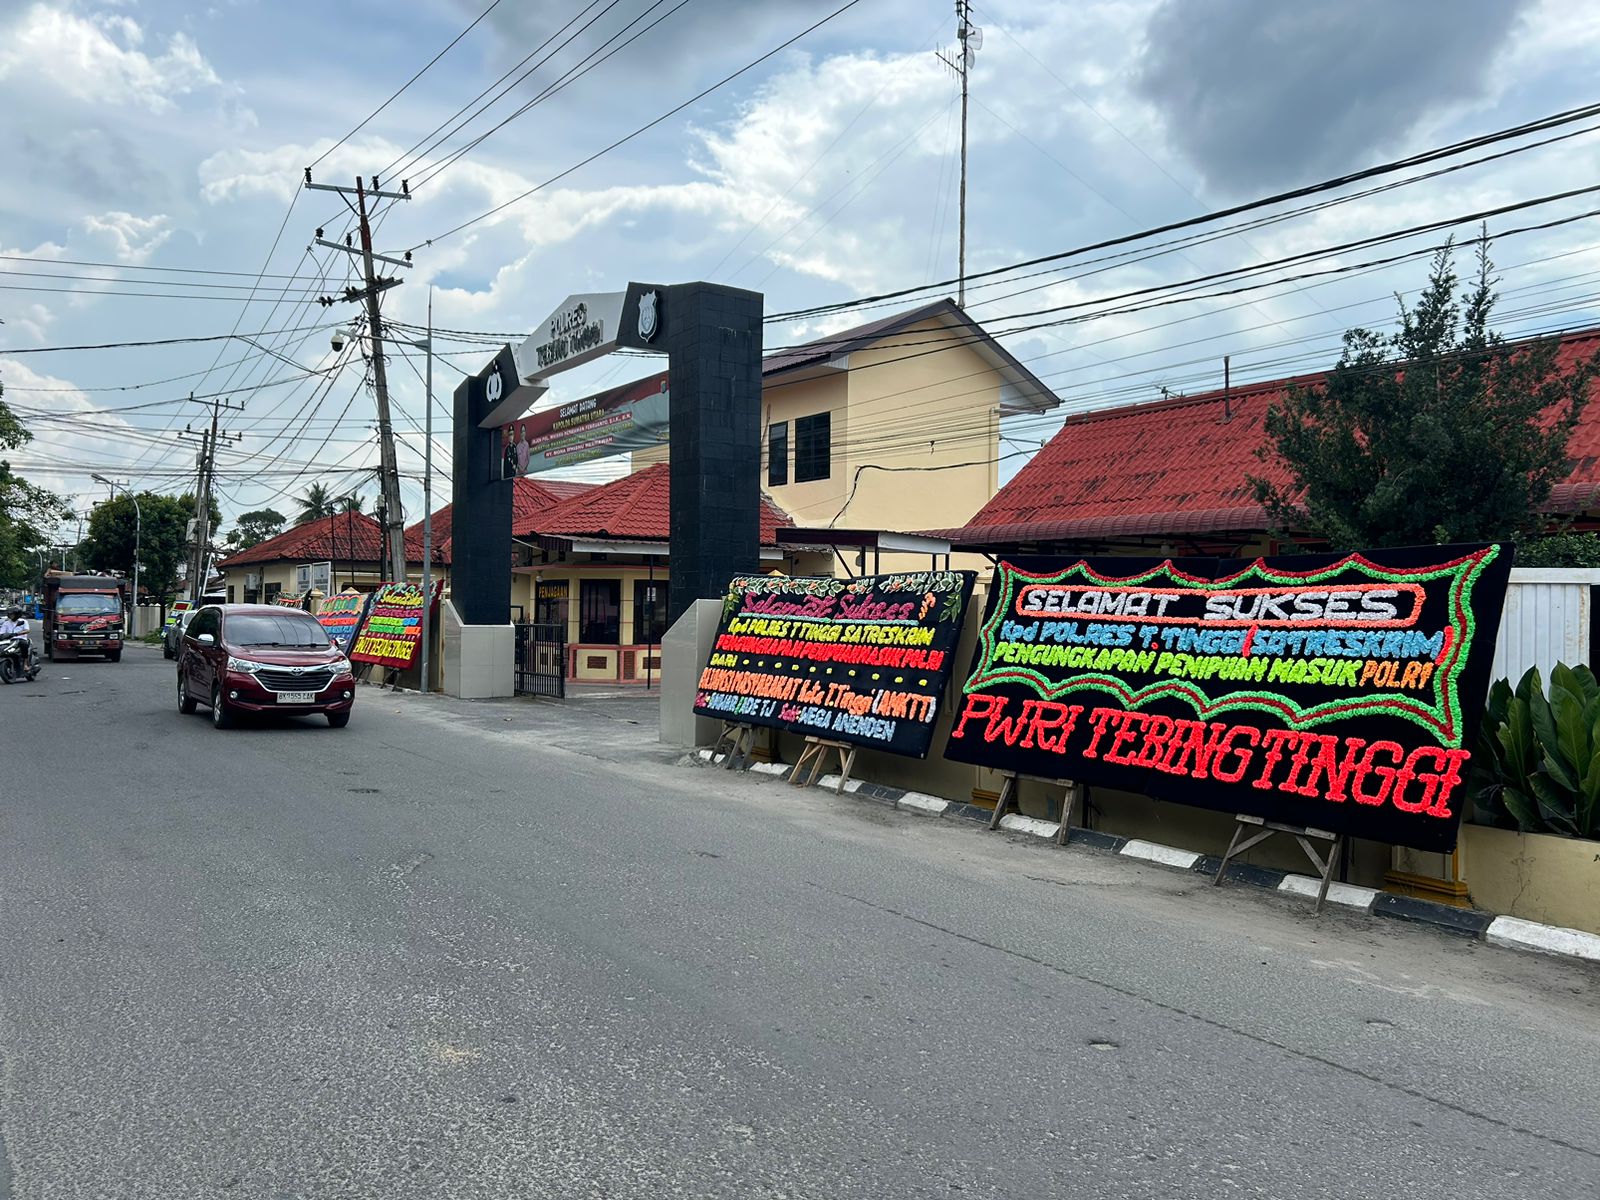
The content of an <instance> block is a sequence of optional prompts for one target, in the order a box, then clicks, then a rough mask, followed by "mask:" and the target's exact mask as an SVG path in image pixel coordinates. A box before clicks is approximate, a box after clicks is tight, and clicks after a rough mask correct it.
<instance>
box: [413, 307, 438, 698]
mask: <svg viewBox="0 0 1600 1200" xmlns="http://www.w3.org/2000/svg"><path fill="white" fill-rule="evenodd" d="M410 344H411V345H413V346H415V347H416V348H417V349H418V350H426V351H427V352H428V364H427V366H428V378H427V383H426V384H425V385H424V390H425V391H426V392H427V393H428V402H427V411H426V413H425V414H424V415H423V419H422V425H423V429H422V678H421V681H420V682H421V684H422V687H421V690H422V692H423V694H424V695H426V694H427V693H428V692H429V691H430V690H431V689H430V687H429V684H428V659H429V654H428V643H429V638H430V637H431V630H430V628H429V626H430V624H431V621H430V619H429V618H430V614H431V613H432V611H433V285H432V284H431V283H430V284H429V285H428V336H427V337H425V338H419V339H418V340H416V341H413V342H411V343H410Z"/></svg>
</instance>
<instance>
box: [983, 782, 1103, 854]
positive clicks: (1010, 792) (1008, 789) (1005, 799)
mask: <svg viewBox="0 0 1600 1200" xmlns="http://www.w3.org/2000/svg"><path fill="white" fill-rule="evenodd" d="M1024 779H1032V780H1034V781H1035V782H1037V783H1047V784H1050V785H1051V786H1053V787H1060V788H1064V789H1065V791H1064V792H1063V793H1062V796H1061V826H1060V828H1058V829H1057V830H1056V845H1058V846H1065V845H1066V844H1067V832H1068V830H1069V829H1071V827H1072V811H1073V809H1075V808H1076V807H1077V806H1078V795H1079V792H1080V790H1081V789H1080V787H1079V785H1078V784H1077V783H1075V782H1073V781H1072V780H1070V779H1045V778H1043V777H1042V776H1039V775H1022V774H1017V773H1013V774H1011V775H1007V776H1006V778H1005V782H1004V783H1002V784H1001V785H1000V798H999V799H998V800H996V801H995V804H994V814H993V815H992V816H991V817H990V818H989V828H990V829H999V828H1000V822H1001V820H1002V819H1003V818H1004V817H1005V815H1006V814H1007V813H1008V812H1010V811H1011V810H1012V809H1014V808H1015V807H1016V806H1017V792H1018V790H1019V788H1020V787H1021V784H1022V781H1023V780H1024Z"/></svg>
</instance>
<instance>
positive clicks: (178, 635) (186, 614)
mask: <svg viewBox="0 0 1600 1200" xmlns="http://www.w3.org/2000/svg"><path fill="white" fill-rule="evenodd" d="M199 611H200V610H199V609H197V608H186V609H184V610H183V611H182V612H180V613H173V614H172V621H171V622H170V623H169V624H168V625H167V627H166V628H165V629H163V630H162V631H161V653H162V655H163V656H165V657H167V658H174V659H175V658H177V657H178V648H179V647H180V646H182V645H183V631H184V630H185V629H187V628H189V622H190V621H191V620H192V619H193V618H194V614H195V613H197V612H199Z"/></svg>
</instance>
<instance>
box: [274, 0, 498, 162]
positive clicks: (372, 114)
mask: <svg viewBox="0 0 1600 1200" xmlns="http://www.w3.org/2000/svg"><path fill="white" fill-rule="evenodd" d="M499 6H500V0H492V2H491V3H490V5H489V7H488V8H486V9H484V10H483V11H482V12H481V13H479V14H478V15H477V16H476V17H474V18H472V24H470V25H468V26H467V27H466V28H465V29H463V30H462V31H461V32H460V33H458V34H456V35H455V37H453V38H451V39H450V41H449V42H447V43H446V44H445V48H444V49H443V50H441V51H439V53H437V54H435V55H434V56H433V57H432V58H430V59H429V60H428V61H427V62H425V63H423V64H422V68H421V69H420V70H419V71H418V72H417V73H416V74H415V75H413V76H412V77H411V78H410V79H408V80H406V81H405V82H404V83H402V84H401V85H400V86H399V87H398V88H396V89H395V91H394V94H393V95H391V96H390V97H389V98H388V99H387V100H385V101H384V102H383V103H382V104H380V105H378V107H377V108H375V109H373V110H372V111H371V112H370V113H368V114H367V115H366V116H365V117H362V118H361V120H360V121H359V122H357V124H356V126H355V128H353V129H351V130H350V132H349V133H347V134H345V135H344V136H343V137H342V138H340V139H339V140H338V141H337V142H335V143H334V144H333V145H331V146H329V147H328V148H327V149H326V150H324V151H323V152H322V153H321V154H319V155H317V157H316V158H314V159H312V160H311V167H314V166H316V165H317V164H318V163H320V162H321V161H322V160H323V159H325V158H327V157H328V155H330V154H332V153H333V152H334V151H335V150H337V149H338V148H339V147H340V146H342V145H344V144H345V143H346V142H348V141H349V140H350V139H351V138H353V137H355V135H356V134H358V133H359V132H361V130H362V129H363V128H364V127H365V126H366V125H367V123H368V122H369V121H371V120H372V118H373V117H375V116H377V115H378V114H379V113H381V112H382V111H383V110H384V109H386V108H388V107H389V105H391V104H393V103H394V102H395V101H396V100H397V99H399V97H400V93H401V92H403V91H405V90H406V89H407V88H408V87H410V86H411V85H412V84H413V83H415V82H416V81H417V80H419V79H421V78H422V77H423V76H424V75H425V74H427V72H428V70H429V68H431V67H432V66H433V64H434V63H436V62H438V61H439V60H440V59H441V58H443V57H444V56H445V55H446V54H448V53H450V51H451V50H453V49H454V48H455V44H456V43H457V42H459V41H460V40H461V39H462V38H464V37H466V36H467V34H469V33H471V32H472V31H473V30H474V29H476V28H477V27H478V22H479V21H481V20H483V19H484V18H485V17H487V16H488V15H489V14H490V13H492V12H493V11H494V10H495V9H496V8H498V7H499ZM306 169H307V170H310V169H311V168H310V167H307V168H306Z"/></svg>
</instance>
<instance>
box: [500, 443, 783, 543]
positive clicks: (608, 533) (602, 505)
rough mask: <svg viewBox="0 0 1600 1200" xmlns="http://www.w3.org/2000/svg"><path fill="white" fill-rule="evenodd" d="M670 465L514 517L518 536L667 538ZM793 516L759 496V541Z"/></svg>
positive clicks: (769, 538)
mask: <svg viewBox="0 0 1600 1200" xmlns="http://www.w3.org/2000/svg"><path fill="white" fill-rule="evenodd" d="M671 479H672V468H671V467H669V466H668V465H667V464H666V463H658V464H657V465H656V466H653V467H646V468H645V469H644V470H642V471H635V472H634V473H633V474H632V475H624V476H623V477H622V478H621V479H618V480H615V481H613V482H611V483H606V484H601V485H600V486H599V487H596V488H592V489H590V490H589V491H587V492H584V493H583V494H582V495H579V496H575V497H573V498H572V499H571V500H566V501H563V502H562V503H560V504H557V505H555V506H554V507H551V508H547V509H545V510H544V511H542V512H539V513H536V514H533V515H531V516H529V517H527V518H523V519H517V520H514V521H513V522H512V525H511V532H512V533H513V534H514V535H515V536H517V537H539V536H541V535H545V536H557V537H589V538H616V539H619V540H623V541H666V540H667V539H668V538H669V537H670V535H671V516H672V483H671ZM793 524H794V520H793V518H791V517H790V516H789V514H788V513H786V512H784V511H783V509H781V508H779V507H778V506H777V505H776V504H774V503H773V502H772V501H771V500H770V499H769V498H767V497H766V496H765V495H763V496H762V497H761V544H762V545H763V546H772V545H776V544H777V539H778V527H779V526H783V525H793Z"/></svg>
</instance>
